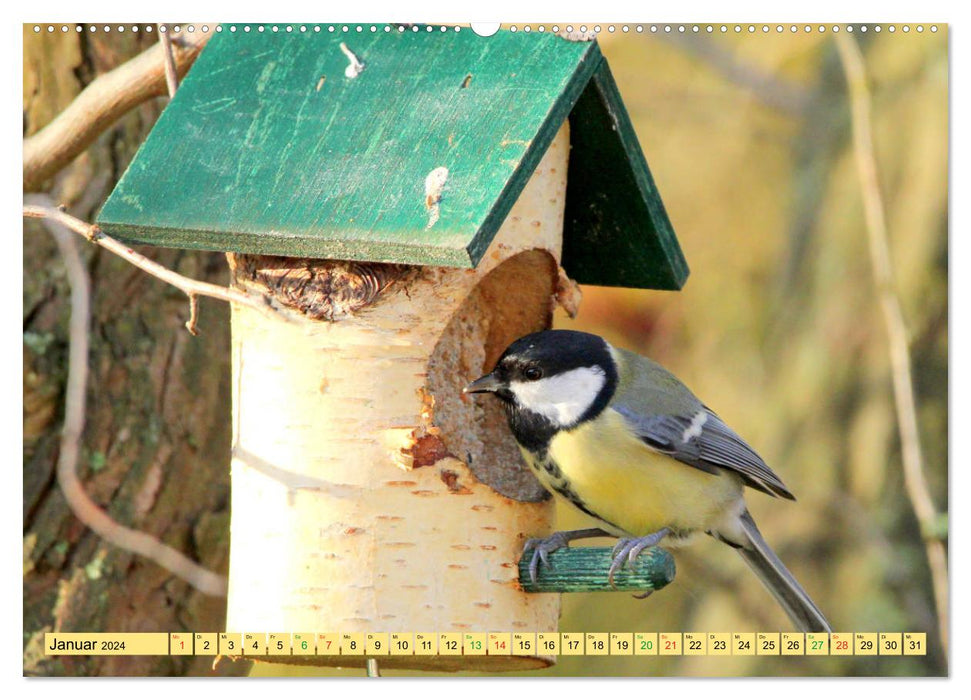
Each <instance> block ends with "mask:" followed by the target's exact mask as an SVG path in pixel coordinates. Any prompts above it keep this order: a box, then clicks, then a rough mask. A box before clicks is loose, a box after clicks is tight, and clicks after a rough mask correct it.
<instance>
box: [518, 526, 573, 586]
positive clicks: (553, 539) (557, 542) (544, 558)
mask: <svg viewBox="0 0 971 700" xmlns="http://www.w3.org/2000/svg"><path fill="white" fill-rule="evenodd" d="M569 542H570V540H569V539H567V538H566V537H565V536H564V533H562V532H554V533H553V534H552V535H550V536H549V537H534V538H532V539H528V540H526V544H525V545H524V546H523V554H526V552H528V551H530V550H532V551H533V556H532V558H531V559H530V560H529V580H530V582H531V583H532V584H533V585H536V574H537V573H539V565H540V564H542V565H543V566H545V567H547V568H549V569H552V568H553V564H552V562H550V554H552V553H553V552H555V551H556V550H558V549H562V548H563V547H566V546H567V545H568V544H569Z"/></svg>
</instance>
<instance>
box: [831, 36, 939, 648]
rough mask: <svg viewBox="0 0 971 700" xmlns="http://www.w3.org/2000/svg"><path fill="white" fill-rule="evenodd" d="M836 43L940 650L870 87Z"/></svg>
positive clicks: (930, 531) (931, 532)
mask: <svg viewBox="0 0 971 700" xmlns="http://www.w3.org/2000/svg"><path fill="white" fill-rule="evenodd" d="M836 48H837V49H839V54H840V59H841V61H842V63H843V70H844V71H845V72H846V82H847V86H848V88H849V97H850V107H851V113H852V120H853V148H854V152H855V154H856V166H857V171H858V172H859V176H860V189H861V194H862V196H863V208H864V213H865V216H866V224H867V234H868V236H869V242H870V263H871V266H872V268H873V281H874V285H875V287H876V292H877V296H878V298H879V301H880V308H881V310H882V311H883V320H884V323H885V324H886V326H887V336H888V342H889V350H890V366H891V368H892V374H893V393H894V398H895V403H896V407H897V427H898V430H899V432H900V444H901V449H902V452H903V467H904V486H905V488H906V490H907V496H908V497H909V498H910V502H911V504H912V505H913V508H914V513H915V514H916V515H917V520H918V522H919V523H920V526H921V536H922V538H923V541H924V547H925V549H926V551H927V561H928V564H929V565H930V570H931V578H932V580H933V583H934V603H935V606H936V608H937V617H938V620H939V623H940V633H941V643H942V645H943V648H944V650H945V653H946V652H947V643H948V631H947V628H948V581H947V552H946V550H945V548H944V543H943V542H942V541H941V539H940V535H939V534H937V533H936V530H937V522H938V519H939V515H938V512H937V508H936V507H935V505H934V501H933V499H932V498H931V493H930V488H929V487H928V485H927V478H926V477H925V475H924V457H923V453H922V450H921V445H920V431H919V428H918V425H917V401H916V399H915V398H914V382H913V378H912V377H911V369H910V348H909V347H908V341H907V326H906V323H905V321H904V314H903V311H902V309H901V307H900V299H899V298H898V296H897V293H896V291H895V288H894V281H893V268H892V266H891V264H890V244H889V243H888V238H889V237H888V235H887V221H886V217H885V214H884V206H883V196H882V195H881V193H880V182H879V180H878V178H877V161H876V156H875V155H874V152H873V133H872V130H871V128H872V127H871V115H870V91H869V88H868V87H867V81H866V69H865V67H864V64H863V54H862V53H861V52H860V47H859V45H858V44H857V43H856V41H855V40H854V39H853V38H852V37H851V36H849V35H847V34H837V35H836Z"/></svg>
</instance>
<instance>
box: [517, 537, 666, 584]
mask: <svg viewBox="0 0 971 700" xmlns="http://www.w3.org/2000/svg"><path fill="white" fill-rule="evenodd" d="M532 557H533V554H532V552H527V553H526V554H524V555H523V557H522V558H521V559H520V560H519V583H520V585H521V586H522V587H523V590H524V591H526V592H527V593H583V592H591V591H628V592H630V591H643V592H646V591H657V590H660V589H662V588H664V587H665V586H666V585H668V584H669V583H671V581H673V580H674V557H673V556H671V553H670V552H668V551H667V550H666V549H661V548H660V547H651V548H650V549H645V550H644V551H643V552H641V555H640V556H639V557H638V558H637V561H636V562H635V567H634V569H633V570H632V569H630V568H628V567H624V568H623V569H622V570H621V571H619V572H617V573H616V574H615V575H614V584H615V587H614V586H611V585H610V582H609V581H608V580H607V572H608V571H609V570H610V564H611V562H612V561H613V558H614V555H613V550H612V549H611V548H608V547H564V548H562V549H558V550H557V551H555V552H553V553H552V554H550V555H549V561H550V564H552V567H550V566H540V567H539V571H538V572H537V575H536V583H532V582H531V581H530V579H529V562H530V560H531V559H532Z"/></svg>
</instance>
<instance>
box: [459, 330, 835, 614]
mask: <svg viewBox="0 0 971 700" xmlns="http://www.w3.org/2000/svg"><path fill="white" fill-rule="evenodd" d="M465 391H466V392H467V393H480V392H490V393H492V394H494V395H495V396H496V397H498V398H499V399H500V400H501V401H502V403H503V406H504V407H505V410H506V415H507V418H508V421H509V427H510V429H511V430H512V433H513V435H514V436H515V438H516V442H517V443H519V447H520V449H521V451H522V453H523V457H524V458H525V461H526V464H527V465H528V466H529V468H530V469H531V470H532V471H533V473H534V474H535V475H536V477H537V478H538V479H539V480H540V482H541V483H542V484H543V486H545V487H546V489H547V490H549V491H551V492H552V493H554V494H556V495H558V496H561V497H562V498H564V499H566V501H568V502H569V503H571V504H572V505H573V506H575V507H576V508H579V509H580V510H581V511H583V512H584V513H586V514H587V515H588V516H590V517H592V518H594V519H596V520H597V521H598V522H599V525H600V527H597V528H588V529H585V530H572V531H566V532H557V533H555V534H553V535H551V536H550V537H547V538H543V539H534V540H530V541H528V542H527V544H526V550H527V551H529V550H532V551H533V556H532V560H531V563H530V574H531V576H532V577H533V579H534V580H535V576H536V572H537V569H538V566H539V565H540V564H541V563H543V564H548V560H547V557H548V555H549V554H550V553H551V552H553V551H555V550H557V549H559V548H560V547H564V546H566V545H568V544H569V542H571V541H573V540H576V539H581V538H587V537H603V536H615V537H618V538H620V539H619V540H618V543H617V546H616V547H615V549H614V553H615V557H614V559H613V563H612V565H611V567H610V572H609V577H610V580H611V582H613V577H614V574H615V573H616V572H617V571H619V570H620V569H621V568H622V567H624V566H630V567H632V566H634V565H635V560H636V559H637V556H638V555H639V554H640V553H641V552H642V551H643V550H644V549H646V548H647V547H651V546H654V545H656V544H658V543H659V542H661V541H662V540H664V542H665V544H672V545H677V544H679V543H683V542H685V541H686V540H688V539H689V538H690V537H691V536H692V535H694V534H696V533H699V532H705V533H707V534H709V535H711V536H712V537H714V538H715V539H717V540H719V541H721V542H724V543H725V544H727V545H730V546H731V547H734V548H735V550H736V551H737V552H738V553H739V554H741V555H742V558H743V559H744V560H745V563H746V564H748V565H749V566H750V567H751V568H752V570H753V571H754V572H755V573H756V575H757V576H758V577H759V579H761V581H762V583H763V584H765V586H766V588H768V590H769V592H770V593H771V594H772V595H773V596H774V597H775V599H776V600H777V601H778V602H779V604H780V605H781V606H782V608H783V609H784V610H785V611H786V613H787V614H788V616H789V618H790V619H791V620H792V622H793V624H794V625H795V626H796V627H798V628H799V629H800V630H802V631H804V632H829V631H831V630H830V626H829V623H828V622H827V621H826V618H825V617H824V616H823V614H822V613H821V612H820V611H819V608H817V607H816V605H815V604H814V603H813V601H812V600H811V599H810V597H809V595H808V594H807V593H806V591H805V590H803V588H802V586H800V585H799V583H798V582H797V581H796V579H795V578H794V577H793V576H792V574H791V573H790V572H789V570H788V569H786V567H785V566H784V565H783V564H782V562H781V561H780V560H779V558H778V557H777V556H776V554H775V553H774V552H773V551H772V549H771V548H770V547H769V545H768V544H766V542H765V540H764V539H763V538H762V535H761V533H760V532H759V530H758V528H757V527H756V526H755V521H754V520H752V516H751V515H750V514H749V512H748V508H747V507H746V505H745V499H744V494H743V490H744V487H745V486H750V487H752V488H754V489H757V490H759V491H763V492H765V493H767V494H769V495H771V496H781V497H782V498H787V499H790V500H795V499H794V498H793V495H792V494H791V493H790V492H789V489H787V488H786V487H785V485H784V484H783V483H782V481H781V480H780V479H779V477H778V476H776V475H775V474H774V473H773V472H772V470H771V469H769V467H768V466H767V465H766V464H765V462H763V461H762V459H761V458H760V457H759V456H758V455H757V454H756V453H755V451H754V450H753V449H752V448H751V447H749V446H748V445H747V444H746V443H745V441H743V440H742V438H740V437H739V436H738V435H736V434H735V432H734V431H733V430H732V429H731V428H729V427H728V426H727V425H726V424H725V423H724V422H723V421H722V419H721V418H719V417H718V416H717V415H716V414H715V413H714V412H713V411H712V410H711V409H710V408H708V407H707V406H705V405H704V404H703V403H702V402H701V401H700V400H699V399H698V398H697V397H696V396H695V395H694V394H693V393H691V391H690V390H689V389H688V388H687V387H686V386H685V385H684V384H682V383H681V382H680V381H679V380H678V379H677V378H676V377H675V376H674V375H673V374H671V373H670V372H668V371H667V370H666V369H664V368H663V367H661V366H660V365H658V364H657V363H655V362H653V361H651V360H649V359H647V358H646V357H642V356H641V355H638V354H636V353H633V352H630V351H627V350H622V349H619V348H615V347H613V346H611V345H610V344H609V343H607V341H605V340H604V339H603V338H601V337H599V336H596V335H591V334H589V333H581V332H578V331H566V330H555V331H542V332H540V333H533V334H531V335H527V336H525V337H523V338H520V339H519V340H517V341H515V342H514V343H513V344H512V345H510V346H509V347H508V348H507V349H506V351H505V352H504V353H503V354H502V356H501V357H500V358H499V360H498V362H497V363H496V366H495V368H494V369H493V370H492V371H491V372H490V373H489V374H486V375H485V376H484V377H481V378H479V379H477V380H475V381H474V382H472V383H471V384H469V386H467V387H466V388H465Z"/></svg>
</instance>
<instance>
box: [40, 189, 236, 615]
mask: <svg viewBox="0 0 971 700" xmlns="http://www.w3.org/2000/svg"><path fill="white" fill-rule="evenodd" d="M31 200H33V201H39V202H43V203H44V204H40V205H35V208H39V209H40V208H51V207H50V203H51V200H50V198H49V197H47V196H45V195H34V196H32V197H31ZM25 209H26V207H25ZM54 211H56V210H54ZM43 223H44V226H45V228H47V230H48V231H50V233H51V235H52V236H54V239H55V241H56V242H57V247H58V249H59V250H60V252H61V256H62V257H63V258H64V265H65V268H66V270H67V278H68V280H69V282H70V284H71V321H70V330H69V336H70V351H69V355H68V375H67V388H66V391H65V398H64V403H65V406H64V427H63V429H62V431H61V446H60V454H59V455H58V459H57V480H58V483H59V484H60V487H61V490H62V491H63V493H64V497H65V499H66V500H67V502H68V505H69V506H70V508H71V511H72V512H73V513H74V514H75V515H76V516H77V518H78V520H80V521H81V522H83V523H84V524H85V525H87V526H88V527H89V528H91V529H92V530H93V531H94V532H96V533H97V534H98V535H99V536H101V537H102V538H103V539H104V540H105V541H107V542H109V543H111V544H113V545H115V546H116V547H120V548H121V549H124V550H126V551H129V552H133V553H135V554H140V555H142V556H144V557H146V558H148V559H151V560H152V561H154V562H155V563H156V564H158V565H159V566H162V567H164V568H165V569H167V570H168V571H171V572H172V573H173V574H175V575H176V576H178V577H179V578H181V579H183V580H184V581H186V582H187V583H189V584H190V585H191V586H193V587H194V588H196V589H198V590H200V591H202V592H203V593H206V594H207V595H211V596H218V597H225V596H226V591H227V581H226V578H225V577H224V576H220V575H219V574H215V573H213V572H212V571H209V570H208V569H206V568H204V567H202V566H200V565H199V564H197V563H195V562H194V561H192V560H191V559H189V558H188V557H186V556H185V555H184V554H182V553H181V552H178V551H176V550H174V549H172V548H171V547H169V546H167V545H165V544H163V543H162V542H160V541H159V540H157V539H156V538H154V537H152V536H151V535H148V534H147V533H144V532H139V531H138V530H133V529H131V528H127V527H125V526H123V525H120V524H118V523H117V522H115V521H114V520H112V519H111V518H110V517H109V516H108V514H107V513H105V512H104V511H103V510H101V508H99V507H98V506H97V504H96V503H95V502H94V501H92V500H91V498H90V497H89V496H88V494H87V493H86V492H85V491H84V486H83V485H82V484H81V480H80V479H79V478H78V475H77V472H76V466H77V461H78V454H79V452H80V443H81V436H82V434H83V432H84V411H85V401H86V391H87V381H88V330H89V328H88V326H89V320H90V314H91V293H90V282H89V280H88V273H87V270H86V269H85V267H84V263H83V262H82V261H81V256H80V254H79V253H78V249H77V246H76V245H75V241H74V237H73V236H71V234H70V232H69V231H68V229H67V228H66V227H65V226H64V225H63V223H61V222H59V221H57V220H55V219H54V218H51V217H47V218H45V220H44V222H43Z"/></svg>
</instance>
